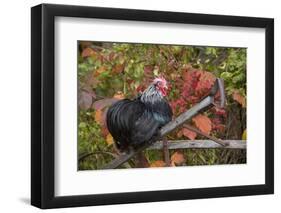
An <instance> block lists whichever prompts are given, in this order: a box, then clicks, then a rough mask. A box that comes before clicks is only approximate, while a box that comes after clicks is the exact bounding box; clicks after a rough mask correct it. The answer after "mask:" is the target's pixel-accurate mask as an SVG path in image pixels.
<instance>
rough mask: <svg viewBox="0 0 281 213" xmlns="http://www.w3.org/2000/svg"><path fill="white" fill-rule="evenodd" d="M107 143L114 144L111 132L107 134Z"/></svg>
mask: <svg viewBox="0 0 281 213" xmlns="http://www.w3.org/2000/svg"><path fill="white" fill-rule="evenodd" d="M105 140H106V143H107V144H108V145H111V144H113V137H112V135H111V134H108V135H107V136H106V139H105Z"/></svg>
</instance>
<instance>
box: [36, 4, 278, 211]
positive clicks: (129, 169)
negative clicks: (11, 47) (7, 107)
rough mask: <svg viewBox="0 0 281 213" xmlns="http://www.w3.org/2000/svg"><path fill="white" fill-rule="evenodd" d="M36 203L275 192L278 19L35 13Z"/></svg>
mask: <svg viewBox="0 0 281 213" xmlns="http://www.w3.org/2000/svg"><path fill="white" fill-rule="evenodd" d="M31 43H32V44H31V50H32V55H31V58H32V63H31V65H32V66H31V76H32V79H31V82H32V85H31V88H32V92H31V93H32V94H31V95H32V103H31V105H32V117H31V120H32V140H31V148H32V150H31V152H32V155H31V203H32V205H34V206H37V207H40V208H59V207H74V206H89V205H106V204H121V203H137V202H153V201H169V200H181V199H197V198H214V197H227V196H243V195H259V194H271V193H273V192H274V174H273V172H274V161H273V159H274V155H273V154H274V153H273V145H274V20H273V19H270V18H256V17H238V16H222V15H209V14H191V13H178V12H164V11H147V10H130V9H113V8H101V7H85V6H66V5H50V4H42V5H38V6H35V7H33V8H32V9H31Z"/></svg>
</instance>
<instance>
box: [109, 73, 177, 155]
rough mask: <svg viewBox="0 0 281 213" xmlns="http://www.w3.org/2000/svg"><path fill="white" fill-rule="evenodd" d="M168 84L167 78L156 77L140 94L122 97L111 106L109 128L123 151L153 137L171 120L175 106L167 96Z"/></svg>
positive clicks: (118, 146) (117, 145)
mask: <svg viewBox="0 0 281 213" xmlns="http://www.w3.org/2000/svg"><path fill="white" fill-rule="evenodd" d="M167 88H168V87H167V82H166V80H165V79H164V78H162V77H161V78H155V79H154V81H153V82H152V84H151V85H150V86H149V87H148V88H147V89H146V90H145V91H144V92H143V93H142V94H141V95H140V96H138V97H137V98H135V99H133V100H129V99H124V100H120V101H118V102H116V103H114V104H113V105H112V106H111V107H109V109H108V111H107V116H106V123H107V128H108V130H109V132H110V133H111V135H112V137H113V138H114V141H115V144H116V147H117V148H118V149H119V150H120V151H121V152H124V151H125V152H127V151H129V150H130V148H134V149H136V148H137V147H138V146H140V145H142V144H144V143H147V142H149V141H151V140H152V138H153V137H157V135H158V133H159V129H160V127H162V126H164V125H165V124H166V123H168V122H169V121H171V119H172V110H171V107H170V105H169V103H168V102H167V101H166V99H165V98H164V97H165V96H166V94H167Z"/></svg>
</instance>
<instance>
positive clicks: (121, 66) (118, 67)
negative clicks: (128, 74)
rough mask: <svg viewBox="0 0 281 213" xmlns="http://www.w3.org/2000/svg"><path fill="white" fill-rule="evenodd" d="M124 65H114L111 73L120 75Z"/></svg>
mask: <svg viewBox="0 0 281 213" xmlns="http://www.w3.org/2000/svg"><path fill="white" fill-rule="evenodd" d="M124 67H125V66H124V65H123V64H116V65H115V66H114V67H113V68H112V72H114V73H121V72H123V70H124Z"/></svg>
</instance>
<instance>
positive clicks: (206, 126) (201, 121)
mask: <svg viewBox="0 0 281 213" xmlns="http://www.w3.org/2000/svg"><path fill="white" fill-rule="evenodd" d="M192 121H193V122H194V123H195V125H196V126H197V128H198V129H200V130H201V131H202V132H204V133H206V134H210V131H211V130H212V122H211V120H210V118H208V117H207V116H206V115H202V114H199V115H197V116H196V117H194V118H192Z"/></svg>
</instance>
